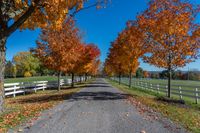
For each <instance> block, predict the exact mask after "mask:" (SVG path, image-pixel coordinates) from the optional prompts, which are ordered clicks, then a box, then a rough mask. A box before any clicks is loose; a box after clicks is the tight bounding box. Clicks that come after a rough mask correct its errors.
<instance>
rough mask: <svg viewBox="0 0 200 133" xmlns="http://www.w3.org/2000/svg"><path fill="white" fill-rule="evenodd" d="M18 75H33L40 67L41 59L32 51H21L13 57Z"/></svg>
mask: <svg viewBox="0 0 200 133" xmlns="http://www.w3.org/2000/svg"><path fill="white" fill-rule="evenodd" d="M13 62H14V64H15V66H16V71H17V75H18V76H24V77H31V76H34V75H35V74H36V72H37V69H39V67H40V62H39V59H38V58H36V57H34V55H33V54H32V53H31V52H19V53H17V54H16V55H15V56H14V57H13Z"/></svg>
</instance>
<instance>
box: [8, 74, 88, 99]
mask: <svg viewBox="0 0 200 133" xmlns="http://www.w3.org/2000/svg"><path fill="white" fill-rule="evenodd" d="M90 78H91V77H90V76H88V77H87V79H90ZM83 81H85V77H81V78H75V80H74V83H78V82H83ZM71 83H72V80H71V79H61V80H60V85H61V86H64V85H70V84H71ZM57 85H58V82H57V81H33V82H20V83H5V84H4V93H5V96H13V97H15V96H16V95H17V94H24V95H25V94H26V93H27V92H37V91H38V90H43V91H44V90H45V89H46V88H53V87H56V86H57Z"/></svg>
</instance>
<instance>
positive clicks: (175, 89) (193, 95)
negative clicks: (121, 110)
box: [111, 77, 200, 104]
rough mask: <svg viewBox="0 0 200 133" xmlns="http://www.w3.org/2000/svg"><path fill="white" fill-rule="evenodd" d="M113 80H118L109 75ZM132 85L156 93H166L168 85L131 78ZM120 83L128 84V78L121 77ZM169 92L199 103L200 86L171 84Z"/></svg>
mask: <svg viewBox="0 0 200 133" xmlns="http://www.w3.org/2000/svg"><path fill="white" fill-rule="evenodd" d="M111 79H112V80H113V81H118V79H117V78H115V77H111ZM131 82H132V83H131V85H132V87H136V88H139V89H143V90H149V91H153V92H155V93H157V94H161V95H166V96H167V93H168V85H166V84H163V83H161V84H158V83H151V82H148V81H140V80H136V79H133V80H132V81H131ZM121 83H123V84H124V85H128V84H129V79H128V78H122V79H121ZM171 94H172V95H174V96H176V97H179V98H180V99H181V100H182V99H183V98H189V99H190V100H193V101H195V103H196V104H198V103H199V99H200V86H188V85H172V86H171Z"/></svg>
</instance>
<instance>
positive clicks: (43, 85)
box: [42, 81, 45, 91]
mask: <svg viewBox="0 0 200 133" xmlns="http://www.w3.org/2000/svg"><path fill="white" fill-rule="evenodd" d="M44 87H45V81H44V82H43V84H42V90H43V91H44Z"/></svg>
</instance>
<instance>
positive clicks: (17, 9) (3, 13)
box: [0, 0, 107, 112]
mask: <svg viewBox="0 0 200 133" xmlns="http://www.w3.org/2000/svg"><path fill="white" fill-rule="evenodd" d="M85 2H87V0H62V1H60V0H1V1H0V112H1V111H2V110H3V105H4V70H5V64H6V61H5V53H6V42H7V39H8V37H9V36H10V35H11V34H12V33H13V32H15V31H16V30H17V29H19V28H20V29H21V30H22V29H31V30H34V29H35V28H44V27H46V26H47V25H48V26H50V27H51V28H52V29H54V30H59V29H60V28H61V27H62V24H63V22H64V21H65V20H66V18H67V17H68V16H74V15H75V14H76V13H78V12H79V11H81V10H84V9H88V8H90V7H95V6H96V7H98V8H99V7H101V5H102V4H105V3H106V2H107V0H102V1H101V0H95V1H93V2H94V3H92V4H91V5H89V6H88V7H84V3H85Z"/></svg>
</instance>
